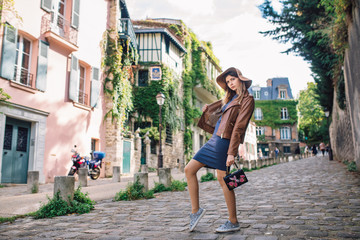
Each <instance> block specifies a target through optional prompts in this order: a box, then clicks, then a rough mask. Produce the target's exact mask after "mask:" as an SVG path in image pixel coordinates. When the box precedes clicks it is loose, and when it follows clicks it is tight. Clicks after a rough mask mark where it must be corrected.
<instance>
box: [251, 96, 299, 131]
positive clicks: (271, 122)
mask: <svg viewBox="0 0 360 240" xmlns="http://www.w3.org/2000/svg"><path fill="white" fill-rule="evenodd" d="M296 105H297V101H296V100H256V101H255V109H256V108H261V111H262V115H263V119H262V120H254V115H253V116H252V119H251V120H252V121H254V122H255V123H256V125H257V126H269V127H271V128H272V129H278V128H280V127H282V126H283V125H285V124H289V125H294V124H295V123H297V119H298V116H297V110H296ZM282 108H287V110H288V114H289V119H287V120H281V109H282Z"/></svg>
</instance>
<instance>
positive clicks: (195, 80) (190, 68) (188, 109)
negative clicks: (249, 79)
mask: <svg viewBox="0 0 360 240" xmlns="http://www.w3.org/2000/svg"><path fill="white" fill-rule="evenodd" d="M170 28H171V29H172V30H173V32H175V34H176V35H178V36H180V37H181V38H182V39H183V42H184V45H185V48H186V51H187V53H188V54H187V55H185V57H184V60H183V63H184V70H183V75H182V79H183V92H184V97H183V107H184V119H185V129H184V148H185V157H186V159H187V160H190V158H191V155H192V153H193V152H192V147H193V141H192V139H193V131H192V126H194V124H195V122H196V121H195V120H198V119H199V118H200V116H201V114H202V112H201V110H200V109H199V108H197V107H196V106H195V101H196V94H195V92H194V87H195V86H198V85H201V86H202V87H203V88H204V89H206V90H207V91H209V92H210V93H211V94H212V95H214V96H216V97H217V98H218V99H219V98H221V96H222V91H221V90H220V89H219V88H218V87H217V86H216V84H215V82H214V81H212V80H210V79H208V77H207V75H206V62H205V61H206V56H205V53H204V51H205V52H206V54H207V55H208V56H210V57H211V58H212V59H213V61H214V62H215V63H217V64H219V60H218V59H217V58H216V57H215V56H214V55H213V53H212V50H211V43H204V42H203V43H202V42H200V41H199V40H198V39H197V36H196V35H195V33H193V32H192V31H191V30H190V29H188V28H187V27H186V26H185V25H184V24H183V25H182V26H181V27H180V28H179V27H178V26H177V25H171V26H170ZM209 45H210V47H209Z"/></svg>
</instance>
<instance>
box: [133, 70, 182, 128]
mask: <svg viewBox="0 0 360 240" xmlns="http://www.w3.org/2000/svg"><path fill="white" fill-rule="evenodd" d="M161 71H162V79H161V80H159V81H150V82H149V83H148V86H134V87H133V94H134V110H136V112H137V114H138V119H137V121H138V122H141V121H145V120H146V119H147V117H149V118H151V119H152V125H153V126H158V124H159V105H158V104H157V103H156V95H157V94H158V93H159V92H162V93H163V94H164V95H165V99H166V100H165V102H164V105H163V106H162V108H161V117H162V125H163V128H164V127H165V126H169V127H170V129H171V130H177V129H179V128H180V126H181V118H180V116H179V114H178V113H177V110H178V109H180V108H181V101H180V97H179V95H180V94H179V79H178V78H177V77H176V76H175V73H174V72H173V71H172V70H171V69H170V68H169V67H167V66H165V65H162V66H161Z"/></svg>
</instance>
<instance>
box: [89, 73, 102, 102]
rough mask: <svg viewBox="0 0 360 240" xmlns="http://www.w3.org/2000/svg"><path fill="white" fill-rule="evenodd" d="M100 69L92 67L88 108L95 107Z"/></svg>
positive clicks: (99, 85)
mask: <svg viewBox="0 0 360 240" xmlns="http://www.w3.org/2000/svg"><path fill="white" fill-rule="evenodd" d="M100 87H101V82H100V69H99V68H96V67H93V68H92V79H91V97H90V106H91V107H96V105H97V102H98V100H99V96H100Z"/></svg>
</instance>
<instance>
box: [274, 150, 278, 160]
mask: <svg viewBox="0 0 360 240" xmlns="http://www.w3.org/2000/svg"><path fill="white" fill-rule="evenodd" d="M274 152H275V158H277V157H278V155H279V149H278V148H277V147H275V150H274Z"/></svg>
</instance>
